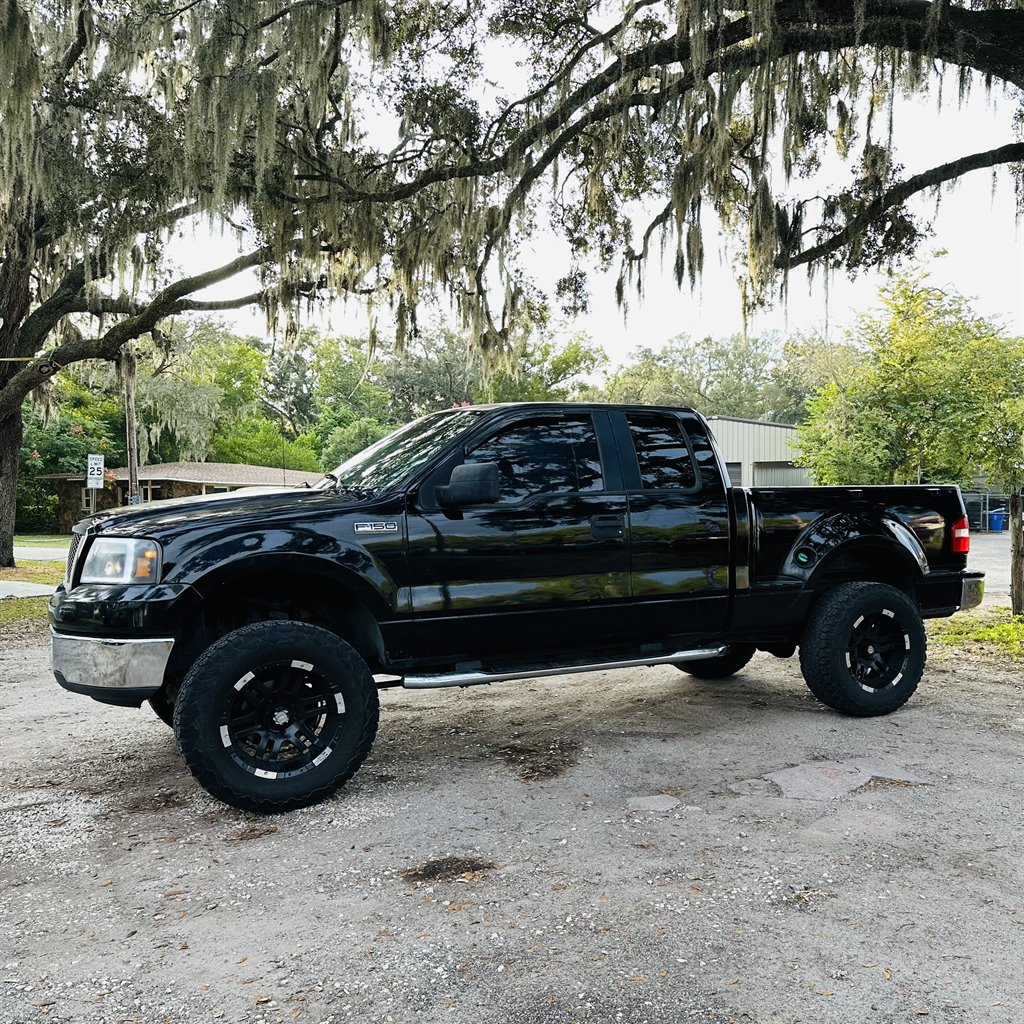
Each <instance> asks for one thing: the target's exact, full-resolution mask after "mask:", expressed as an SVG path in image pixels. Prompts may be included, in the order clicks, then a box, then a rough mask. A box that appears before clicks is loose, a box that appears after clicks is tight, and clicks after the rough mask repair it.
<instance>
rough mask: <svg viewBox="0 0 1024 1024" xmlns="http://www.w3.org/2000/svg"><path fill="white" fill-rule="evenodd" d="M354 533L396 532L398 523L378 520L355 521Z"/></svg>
mask: <svg viewBox="0 0 1024 1024" xmlns="http://www.w3.org/2000/svg"><path fill="white" fill-rule="evenodd" d="M355 531H356V533H398V523H389V522H385V521H384V520H380V521H378V522H376V523H356V525H355Z"/></svg>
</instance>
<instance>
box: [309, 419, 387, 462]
mask: <svg viewBox="0 0 1024 1024" xmlns="http://www.w3.org/2000/svg"><path fill="white" fill-rule="evenodd" d="M394 429H395V428H394V426H393V425H391V424H385V423H380V422H379V421H378V420H375V419H371V418H370V417H368V416H364V417H361V418H360V419H356V420H353V421H352V422H351V423H349V424H347V425H346V426H343V427H335V428H334V430H332V431H331V433H330V435H329V436H328V438H327V441H326V443H325V444H324V446H323V447H322V449H321V450H320V465H321V466H322V467H323V468H324V469H325V470H331V469H334V468H335V466H340V465H341V464H342V463H343V462H345V461H347V460H348V459H350V458H352V456H353V455H356V454H358V453H359V452H361V451H362V450H363V449H364V448H369V447H370V445H371V444H373V443H374V441H379V440H380V439H381V438H382V437H384V436H385V435H386V434H390V433H391V431H392V430H394Z"/></svg>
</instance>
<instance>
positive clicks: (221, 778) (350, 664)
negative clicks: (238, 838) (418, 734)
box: [174, 621, 379, 814]
mask: <svg viewBox="0 0 1024 1024" xmlns="http://www.w3.org/2000/svg"><path fill="white" fill-rule="evenodd" d="M378 715H379V706H378V701H377V689H376V686H375V685H374V682H373V676H372V675H371V674H370V670H369V668H368V667H367V665H366V662H365V661H363V659H362V658H361V657H360V656H359V655H358V654H357V653H356V652H355V650H353V648H352V647H350V646H349V645H348V644H347V643H345V641H344V640H342V639H341V638H340V637H338V636H336V635H335V634H334V633H331V632H328V631H327V630H326V629H321V628H320V627H319V626H312V625H309V624H308V623H304V622H280V621H277V622H256V623H253V624H251V625H248V626H243V627H242V628H241V629H237V630H235V631H234V632H232V633H229V634H227V636H224V637H222V638H221V639H220V640H218V641H216V643H214V644H213V645H212V646H210V647H209V648H208V649H207V650H206V651H205V652H204V653H203V654H202V655H201V656H200V657H199V658H198V659H197V661H196V663H195V664H194V665H193V666H192V668H191V669H190V670H189V672H188V674H187V675H186V676H185V680H184V682H183V683H182V684H181V690H180V692H179V693H178V697H177V700H176V701H175V705H174V732H175V736H176V738H177V741H178V750H179V751H180V752H181V756H182V757H183V758H184V760H185V763H186V764H187V765H188V768H189V770H190V771H191V772H192V774H193V776H195V779H196V781H197V782H198V783H199V784H200V785H201V786H202V787H203V788H204V789H205V790H206V791H207V792H208V793H210V794H212V795H213V796H215V797H217V798H218V799H219V800H223V801H224V802H225V803H227V804H231V805H232V806H233V807H238V808H240V809H241V810H245V811H256V812H258V813H262V814H272V813H276V812H278V811H289V810H293V809H295V808H297V807H306V806H308V805H310V804H315V803H318V802H319V801H321V800H324V799H326V798H327V797H329V796H330V795H331V794H332V793H334V792H336V791H337V790H338V789H339V788H340V787H341V786H342V785H344V784H345V782H347V781H348V779H349V778H351V777H352V775H354V774H355V772H356V771H357V769H358V768H359V766H360V765H361V764H362V763H363V761H364V760H365V759H366V755H367V754H368V753H369V752H370V747H371V746H372V744H373V739H374V736H375V735H376V733H377V719H378Z"/></svg>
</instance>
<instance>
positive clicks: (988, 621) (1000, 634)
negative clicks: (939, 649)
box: [928, 608, 1024, 661]
mask: <svg viewBox="0 0 1024 1024" xmlns="http://www.w3.org/2000/svg"><path fill="white" fill-rule="evenodd" d="M928 635H929V638H930V639H931V640H932V641H934V642H936V643H939V644H942V645H943V646H946V647H961V648H967V649H970V650H973V651H975V652H976V651H977V650H978V649H979V648H980V649H981V650H983V651H991V652H994V653H995V652H998V653H1001V654H1004V655H1008V656H1009V657H1010V658H1012V659H1013V660H1014V661H1024V616H1021V615H1016V616H1015V615H1012V614H1011V612H1010V609H1009V608H985V609H982V610H979V611H976V612H971V613H970V614H969V615H954V616H953V617H952V618H950V619H936V620H933V621H932V622H929V623H928Z"/></svg>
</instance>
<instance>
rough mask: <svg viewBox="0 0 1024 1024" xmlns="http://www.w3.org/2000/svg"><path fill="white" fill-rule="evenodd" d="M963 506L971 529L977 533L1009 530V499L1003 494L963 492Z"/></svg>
mask: <svg viewBox="0 0 1024 1024" xmlns="http://www.w3.org/2000/svg"><path fill="white" fill-rule="evenodd" d="M963 496H964V505H966V506H967V518H968V520H969V521H970V524H971V529H972V530H975V531H977V532H979V533H995V532H997V531H998V530H1008V529H1009V528H1010V513H1009V508H1010V499H1009V497H1008V496H1007V495H1005V494H990V493H989V492H988V491H964V492H963Z"/></svg>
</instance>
